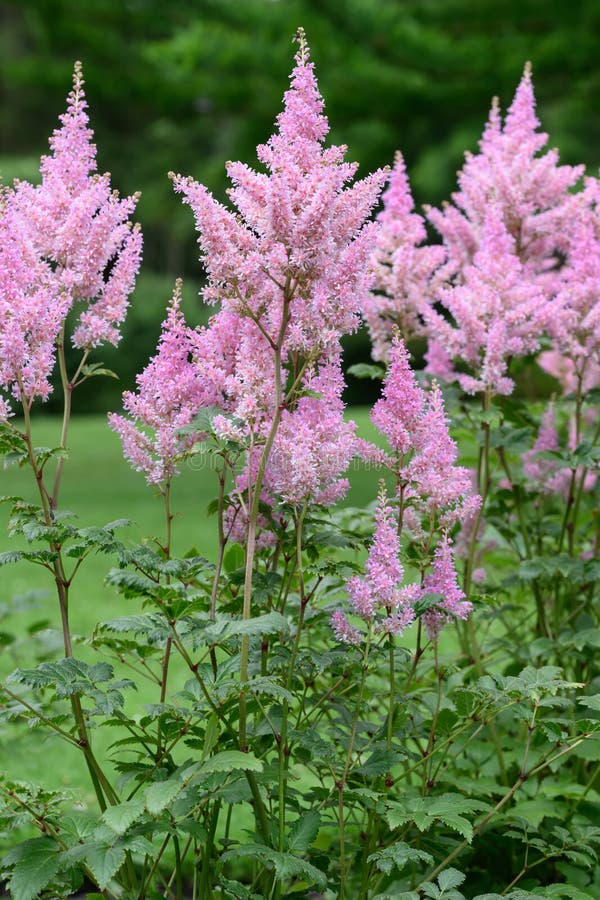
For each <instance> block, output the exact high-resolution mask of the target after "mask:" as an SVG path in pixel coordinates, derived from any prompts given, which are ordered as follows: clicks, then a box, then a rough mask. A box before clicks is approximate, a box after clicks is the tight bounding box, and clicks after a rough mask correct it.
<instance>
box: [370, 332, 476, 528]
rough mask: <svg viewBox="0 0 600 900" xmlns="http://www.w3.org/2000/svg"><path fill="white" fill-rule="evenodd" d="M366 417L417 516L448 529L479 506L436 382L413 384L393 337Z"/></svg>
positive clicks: (401, 348)
mask: <svg viewBox="0 0 600 900" xmlns="http://www.w3.org/2000/svg"><path fill="white" fill-rule="evenodd" d="M371 419H372V421H373V424H374V425H375V426H376V427H377V428H378V430H379V431H380V432H381V433H382V434H383V435H385V437H386V438H387V440H388V442H389V444H390V447H391V448H392V450H393V454H394V455H393V456H392V457H390V458H388V466H389V467H390V468H391V469H392V470H393V471H394V472H395V474H396V477H397V481H398V486H399V489H401V490H402V496H403V499H404V501H405V502H406V503H408V504H409V505H410V506H411V507H412V508H413V509H414V510H415V511H418V514H419V516H422V515H426V516H427V517H428V519H431V520H433V521H434V522H435V523H436V524H437V525H439V526H441V527H442V528H448V527H450V526H451V525H453V524H455V523H456V522H458V521H462V520H463V519H464V518H465V516H467V515H468V514H469V513H470V512H472V511H473V509H477V508H478V506H479V502H480V500H479V497H478V496H477V495H473V493H472V488H471V474H470V472H469V471H468V469H464V468H462V467H461V466H457V465H456V461H457V459H458V449H457V447H456V443H455V442H454V441H453V440H452V438H451V437H450V433H449V431H448V421H447V418H446V413H445V410H444V403H443V399H442V394H441V391H440V389H439V386H438V385H437V384H435V383H434V384H433V385H432V387H431V388H430V390H429V391H428V392H426V391H425V390H423V388H421V387H420V386H419V385H418V383H417V380H416V377H415V373H414V372H413V370H412V369H411V367H410V363H409V357H408V351H407V350H406V347H405V345H404V342H403V341H402V339H401V338H400V337H398V336H396V337H395V338H394V339H393V341H392V345H391V349H390V366H389V369H388V372H387V375H386V378H385V380H384V383H383V391H382V396H381V397H380V399H379V400H378V401H377V403H376V404H375V406H374V407H373V410H372V413H371ZM408 521H410V522H411V523H412V525H413V527H414V528H415V529H416V531H417V532H419V531H420V526H418V518H417V516H415V515H414V514H413V515H409V519H408Z"/></svg>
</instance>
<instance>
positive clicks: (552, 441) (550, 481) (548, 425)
mask: <svg viewBox="0 0 600 900" xmlns="http://www.w3.org/2000/svg"><path fill="white" fill-rule="evenodd" d="M549 450H550V451H558V450H559V442H558V433H557V431H556V416H555V413H554V407H553V406H552V405H551V404H550V405H549V406H548V407H547V409H546V410H545V411H544V414H543V415H542V421H541V423H540V430H539V432H538V435H537V438H536V440H535V443H534V445H533V447H532V448H531V450H528V451H527V452H526V453H523V455H522V460H523V473H524V474H525V475H526V476H527V478H528V479H529V481H530V483H531V485H532V487H534V488H535V489H536V490H539V491H541V492H542V493H544V494H554V493H563V492H564V490H565V488H566V487H568V481H569V477H570V472H568V471H567V470H566V469H562V470H561V469H560V468H559V463H558V460H552V459H543V458H540V456H539V454H540V453H543V452H544V451H549Z"/></svg>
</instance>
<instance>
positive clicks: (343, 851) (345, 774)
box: [337, 630, 371, 900]
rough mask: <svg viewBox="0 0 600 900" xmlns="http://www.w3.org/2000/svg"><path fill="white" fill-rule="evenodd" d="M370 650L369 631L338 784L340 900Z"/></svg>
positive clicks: (344, 893)
mask: <svg viewBox="0 0 600 900" xmlns="http://www.w3.org/2000/svg"><path fill="white" fill-rule="evenodd" d="M370 648H371V632H370V630H369V632H368V634H367V643H366V646H365V651H364V654H363V660H362V672H361V679H360V686H359V689H358V697H357V700H356V706H355V708H354V715H353V717H352V729H351V731H350V739H349V741H348V750H347V752H346V762H345V765H344V771H343V772H342V776H341V778H340V779H339V780H338V782H337V788H338V815H339V823H340V892H339V900H345V897H346V876H347V861H346V834H345V822H344V788H345V785H346V779H347V777H348V772H349V771H350V763H351V761H352V752H353V750H354V742H355V740H356V732H357V729H358V720H359V717H360V709H361V706H362V701H363V694H364V689H365V683H366V680H367V671H368V659H369V650H370Z"/></svg>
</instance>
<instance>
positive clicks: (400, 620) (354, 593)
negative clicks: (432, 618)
mask: <svg viewBox="0 0 600 900" xmlns="http://www.w3.org/2000/svg"><path fill="white" fill-rule="evenodd" d="M403 578H404V569H403V567H402V563H401V562H400V539H399V536H398V522H397V518H396V516H395V515H394V512H393V510H392V508H391V507H390V505H389V502H388V499H387V496H386V493H385V490H383V489H382V490H381V492H380V495H379V501H378V504H377V510H376V513H375V534H374V536H373V542H372V544H371V547H370V549H369V555H368V558H367V562H366V564H365V576H364V578H361V577H360V576H358V575H357V576H355V577H354V578H351V579H350V581H349V582H348V583H347V585H346V590H347V591H348V596H349V598H350V605H351V612H352V614H353V615H355V616H357V617H358V618H360V619H362V620H363V622H365V623H367V624H372V625H374V627H375V629H376V630H379V631H385V632H386V633H389V634H396V635H400V634H402V633H403V631H404V630H405V629H406V628H407V627H408V626H409V625H410V624H411V623H412V622H413V621H414V618H415V612H414V604H415V602H416V600H417V599H418V598H419V596H420V594H421V590H420V588H419V586H418V585H414V584H411V585H404V586H403V585H402V581H403ZM332 626H333V630H334V633H335V635H336V637H338V639H339V640H343V641H346V642H348V643H358V642H359V637H358V635H360V634H361V632H360V631H358V630H357V629H355V628H354V627H353V626H351V625H350V623H349V622H348V620H347V619H346V617H345V614H344V613H343V612H340V611H336V612H335V613H334V617H333V618H332Z"/></svg>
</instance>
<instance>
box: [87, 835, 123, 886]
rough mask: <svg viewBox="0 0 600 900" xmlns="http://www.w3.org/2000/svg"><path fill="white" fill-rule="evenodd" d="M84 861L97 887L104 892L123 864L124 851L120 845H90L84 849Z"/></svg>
mask: <svg viewBox="0 0 600 900" xmlns="http://www.w3.org/2000/svg"><path fill="white" fill-rule="evenodd" d="M85 860H86V862H87V864H88V866H89V869H90V871H91V873H92V875H93V876H94V879H95V881H96V883H97V885H98V887H99V888H100V889H101V890H105V888H107V887H108V885H109V883H110V881H111V879H112V878H113V877H114V876H115V875H116V874H117V872H118V871H119V869H120V868H121V866H122V865H123V863H124V862H125V849H124V847H123V846H122V845H120V844H117V845H114V846H110V845H109V844H104V843H102V844H91V845H90V846H89V847H88V848H87V849H86V852H85Z"/></svg>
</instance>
